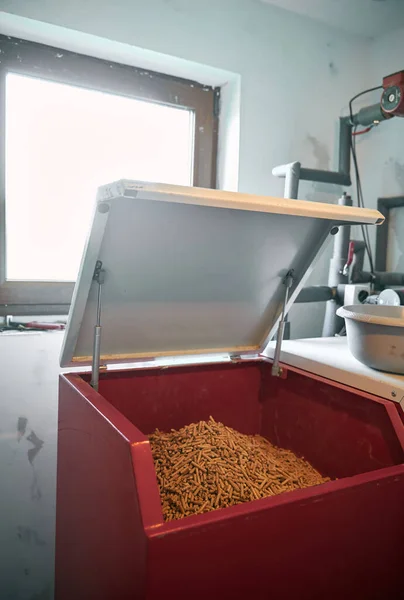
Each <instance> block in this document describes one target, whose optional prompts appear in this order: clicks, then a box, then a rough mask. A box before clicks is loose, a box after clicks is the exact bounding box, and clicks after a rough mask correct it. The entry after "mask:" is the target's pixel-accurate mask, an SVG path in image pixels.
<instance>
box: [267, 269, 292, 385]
mask: <svg viewBox="0 0 404 600" xmlns="http://www.w3.org/2000/svg"><path fill="white" fill-rule="evenodd" d="M293 281H294V271H293V269H291V270H290V271H288V272H287V273H286V276H285V278H284V280H283V282H282V283H283V285H284V286H285V295H284V299H283V305H282V316H281V320H280V322H279V326H278V335H277V336H276V346H275V354H274V362H273V364H272V371H271V372H272V375H273V376H274V377H281V375H282V367H280V366H279V359H280V356H281V349H282V340H283V335H284V331H285V326H286V316H287V313H286V307H287V304H288V301H289V292H290V288H291V287H292V285H293Z"/></svg>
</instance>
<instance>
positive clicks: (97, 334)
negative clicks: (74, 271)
mask: <svg viewBox="0 0 404 600" xmlns="http://www.w3.org/2000/svg"><path fill="white" fill-rule="evenodd" d="M95 281H96V282H97V284H98V290H97V315H96V322H95V327H94V340H93V362H92V372H91V386H92V387H93V388H94V389H95V390H96V391H97V392H98V386H99V379H100V361H101V290H102V284H103V283H104V271H103V270H102V269H101V268H99V269H98V271H96V279H95Z"/></svg>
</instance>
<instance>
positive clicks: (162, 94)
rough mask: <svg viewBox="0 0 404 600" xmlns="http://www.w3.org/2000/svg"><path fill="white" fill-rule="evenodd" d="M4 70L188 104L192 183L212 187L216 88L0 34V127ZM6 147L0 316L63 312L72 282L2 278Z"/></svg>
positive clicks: (0, 159) (2, 239)
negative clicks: (191, 119) (191, 120)
mask: <svg viewBox="0 0 404 600" xmlns="http://www.w3.org/2000/svg"><path fill="white" fill-rule="evenodd" d="M8 72H12V73H17V74H20V75H27V76H31V77H38V78H41V79H47V80H49V81H54V82H57V83H65V84H70V85H75V86H78V87H83V88H86V89H92V90H97V91H102V92H107V93H111V94H114V95H122V96H126V97H129V98H134V99H139V100H146V101H150V102H155V103H159V104H164V105H168V106H175V107H177V108H178V107H181V108H186V109H188V110H192V111H193V113H194V125H195V129H194V156H193V185H194V186H195V187H205V188H215V187H216V176H217V174H216V163H217V150H218V120H219V119H218V116H219V115H218V113H219V100H220V88H214V87H210V86H206V85H203V84H201V83H198V82H196V81H190V80H186V79H180V78H176V77H172V76H170V75H164V74H162V73H157V72H155V71H150V70H146V69H141V68H137V67H132V66H129V65H124V64H120V63H116V62H112V61H106V60H103V59H100V58H94V57H90V56H86V55H83V54H78V53H75V52H70V51H67V50H62V49H58V48H55V47H52V46H45V45H43V44H38V43H36V42H30V41H27V40H23V39H19V38H13V37H10V36H5V35H0V131H3V132H5V124H6V114H5V93H6V75H7V73H8ZM5 170H6V148H5V135H3V140H2V143H0V316H6V315H21V316H23V315H60V314H67V313H68V311H69V307H70V301H71V297H72V294H73V289H74V283H72V282H67V283H66V282H57V281H56V282H40V281H7V279H6V260H7V259H6V235H7V233H6V223H5V215H6V197H5ZM101 183H102V182H101Z"/></svg>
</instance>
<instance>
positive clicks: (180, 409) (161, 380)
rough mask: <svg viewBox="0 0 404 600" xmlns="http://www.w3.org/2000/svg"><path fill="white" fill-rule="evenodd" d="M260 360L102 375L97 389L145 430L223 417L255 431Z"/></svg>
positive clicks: (230, 423) (239, 427)
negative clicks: (258, 361)
mask: <svg viewBox="0 0 404 600" xmlns="http://www.w3.org/2000/svg"><path fill="white" fill-rule="evenodd" d="M260 385H261V370H260V363H252V364H251V363H250V364H244V365H241V364H226V365H214V366H202V367H201V366H198V367H187V368H172V369H153V370H147V371H143V372H142V371H126V372H125V371H122V372H115V373H114V372H112V373H109V374H108V375H103V376H102V378H101V382H100V392H101V394H102V395H103V396H104V397H105V398H106V399H107V400H109V402H111V404H112V405H113V406H115V407H116V408H117V409H118V410H119V411H120V412H121V413H122V414H123V415H125V416H126V417H127V418H128V419H129V420H130V421H131V422H132V423H135V424H136V426H137V427H139V429H140V430H141V431H142V432H143V433H145V434H149V433H152V432H153V431H154V429H156V427H158V428H159V429H161V430H162V431H169V430H170V429H171V428H173V429H179V428H180V427H183V426H184V425H187V424H189V423H192V422H193V421H200V420H202V419H209V417H210V415H214V417H215V419H217V420H219V421H221V420H223V421H225V422H226V425H228V426H229V427H234V429H237V430H238V431H241V432H242V433H249V434H252V433H257V432H258V431H259V428H260V416H261V406H260V404H259V390H260Z"/></svg>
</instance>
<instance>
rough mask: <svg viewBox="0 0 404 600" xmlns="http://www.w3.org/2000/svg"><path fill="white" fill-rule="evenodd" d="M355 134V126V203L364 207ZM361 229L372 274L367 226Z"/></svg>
mask: <svg viewBox="0 0 404 600" xmlns="http://www.w3.org/2000/svg"><path fill="white" fill-rule="evenodd" d="M355 134H357V131H356V126H355V127H354V131H353V133H352V136H351V152H352V159H353V163H354V170H355V181H356V195H357V204H358V206H359V207H361V208H365V202H364V199H363V191H362V182H361V178H360V173H359V165H358V157H357V154H356V140H355ZM361 230H362V236H363V241H364V242H365V248H366V253H367V255H368V258H369V265H370V271H371V273H372V275H373V274H374V263H373V256H372V249H371V244H370V238H369V232H368V228H367V226H366V225H361Z"/></svg>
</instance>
